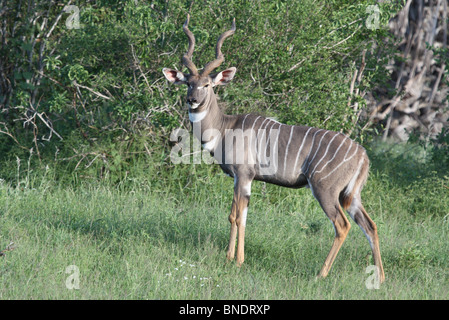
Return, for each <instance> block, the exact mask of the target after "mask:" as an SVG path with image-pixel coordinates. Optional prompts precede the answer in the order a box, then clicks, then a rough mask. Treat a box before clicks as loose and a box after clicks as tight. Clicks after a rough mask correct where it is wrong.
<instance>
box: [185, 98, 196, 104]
mask: <svg viewBox="0 0 449 320" xmlns="http://www.w3.org/2000/svg"><path fill="white" fill-rule="evenodd" d="M187 103H188V104H190V105H192V104H194V103H198V102H197V101H196V99H195V98H187Z"/></svg>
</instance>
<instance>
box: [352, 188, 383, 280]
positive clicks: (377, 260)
mask: <svg viewBox="0 0 449 320" xmlns="http://www.w3.org/2000/svg"><path fill="white" fill-rule="evenodd" d="M348 213H349V215H350V216H351V218H352V219H353V220H354V221H355V223H357V225H358V226H359V227H360V229H362V231H363V233H364V234H365V236H366V238H367V239H368V242H369V244H370V246H371V250H372V253H373V260H374V264H375V266H376V267H377V271H378V274H377V276H378V279H379V281H380V283H382V282H384V280H385V274H384V269H383V266H382V258H381V256H380V248H379V236H378V234H377V226H376V223H375V222H374V221H373V220H372V219H371V218H370V216H369V215H368V213H367V212H366V210H365V208H364V207H363V205H362V202H361V199H360V197H359V196H355V197H354V198H353V200H352V203H351V206H350V207H349V208H348Z"/></svg>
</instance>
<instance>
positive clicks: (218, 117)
mask: <svg viewBox="0 0 449 320" xmlns="http://www.w3.org/2000/svg"><path fill="white" fill-rule="evenodd" d="M211 91H212V89H211ZM189 117H190V120H191V121H192V125H193V126H194V127H197V130H194V133H195V134H197V133H200V132H201V134H202V133H203V132H204V131H205V130H208V129H215V130H219V131H220V132H222V131H224V129H226V128H225V115H224V113H223V112H222V111H221V109H220V107H219V106H218V101H217V96H216V95H215V93H214V92H213V91H212V92H211V94H209V95H208V96H207V98H206V100H205V102H204V104H203V105H202V106H200V107H199V110H198V111H197V112H195V113H190V115H189ZM198 119H201V120H198ZM194 120H197V121H194ZM198 125H200V126H198ZM198 129H200V131H199V130H198ZM197 138H199V137H197Z"/></svg>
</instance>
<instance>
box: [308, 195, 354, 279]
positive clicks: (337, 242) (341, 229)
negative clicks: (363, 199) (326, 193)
mask: <svg viewBox="0 0 449 320" xmlns="http://www.w3.org/2000/svg"><path fill="white" fill-rule="evenodd" d="M316 198H317V200H318V202H319V203H320V205H321V207H322V208H323V210H324V212H325V213H326V215H327V217H328V218H329V219H330V220H331V222H332V224H333V226H334V231H335V238H334V242H333V244H332V247H331V249H330V251H329V254H328V255H327V257H326V260H325V261H324V264H323V267H322V268H321V271H320V273H319V275H318V277H320V278H324V277H326V276H327V274H328V273H329V271H330V269H331V267H332V264H333V263H334V260H335V258H336V257H337V254H338V251H339V250H340V248H341V246H342V244H343V242H344V241H345V239H346V236H347V235H348V232H349V229H351V224H350V223H349V221H348V218H346V216H345V214H344V212H343V210H342V209H341V207H340V204H339V202H338V197H333V198H331V199H334V198H335V201H331V202H328V201H325V200H324V199H323V197H320V196H318V197H316ZM326 199H327V197H326Z"/></svg>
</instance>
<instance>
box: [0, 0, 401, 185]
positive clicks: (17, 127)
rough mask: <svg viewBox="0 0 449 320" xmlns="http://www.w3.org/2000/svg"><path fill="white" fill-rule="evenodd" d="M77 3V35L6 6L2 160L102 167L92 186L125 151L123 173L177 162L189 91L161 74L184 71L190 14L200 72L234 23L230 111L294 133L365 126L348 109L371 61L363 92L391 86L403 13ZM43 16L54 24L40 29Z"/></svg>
mask: <svg viewBox="0 0 449 320" xmlns="http://www.w3.org/2000/svg"><path fill="white" fill-rule="evenodd" d="M75 5H76V6H78V8H79V17H80V24H79V26H80V28H79V29H75V28H73V29H70V28H68V27H67V26H66V25H65V22H66V20H67V19H68V18H69V16H70V15H71V14H72V13H73V12H66V13H64V12H62V10H63V7H62V6H55V5H54V3H53V2H52V1H31V2H30V6H32V7H33V8H34V10H31V11H29V10H28V11H27V10H26V7H25V6H20V5H19V3H16V2H10V3H8V4H7V6H8V10H7V11H5V17H8V19H7V20H5V21H6V29H5V30H7V32H6V33H2V38H3V39H4V41H2V43H8V45H7V46H4V45H2V46H1V48H0V51H1V55H2V57H6V59H4V60H2V62H1V63H2V68H3V70H6V73H5V74H4V75H3V74H2V77H4V76H6V78H7V79H4V81H2V82H1V83H2V90H1V92H2V93H1V97H0V98H1V99H0V102H1V108H2V112H1V113H0V124H2V126H3V127H2V128H3V129H2V132H3V133H5V132H6V133H7V134H6V135H4V136H3V137H2V139H3V141H4V142H5V143H6V144H7V145H8V146H9V148H4V149H3V150H4V151H5V152H2V153H1V154H0V161H8V159H15V157H16V156H19V157H24V158H23V159H26V157H27V152H25V151H24V150H30V149H31V148H33V149H34V151H35V155H36V156H37V157H38V160H39V161H38V162H36V164H37V163H39V164H43V165H44V166H45V165H48V164H50V163H51V162H54V160H55V159H57V162H61V161H62V162H63V163H62V166H61V163H59V164H58V167H60V168H61V167H63V168H66V169H67V170H69V171H70V169H69V168H71V170H75V169H76V170H77V171H82V170H87V171H89V172H90V171H91V170H92V169H94V168H96V169H97V170H98V171H97V172H96V173H94V172H90V173H89V174H87V176H94V177H104V172H103V170H105V169H104V168H111V169H112V168H117V159H118V158H117V157H116V156H113V155H112V154H115V153H116V152H119V153H121V154H120V158H119V159H120V161H121V162H122V165H121V166H122V167H127V166H130V165H131V166H132V162H133V161H134V160H135V158H136V157H145V160H146V161H149V159H151V160H150V161H153V159H154V158H157V155H156V154H155V152H162V153H163V154H165V155H167V154H168V153H169V145H168V141H167V140H168V137H169V133H170V131H171V130H173V129H174V128H177V127H183V126H185V125H186V120H185V119H186V112H185V109H184V107H183V102H182V101H183V99H184V98H183V96H184V95H185V91H184V89H183V88H174V87H172V86H169V85H167V84H166V82H165V79H163V77H162V75H161V69H162V67H175V68H181V65H180V63H179V61H180V57H181V56H182V54H183V53H184V52H185V50H186V48H187V41H186V37H185V35H184V33H183V31H182V28H181V27H182V23H183V22H184V19H185V17H186V13H187V12H190V14H191V16H192V19H191V24H190V28H191V30H192V31H193V32H194V34H195V36H196V40H197V45H196V49H195V55H194V59H195V62H196V63H197V64H198V65H199V66H201V65H204V64H205V63H206V62H208V61H209V60H211V59H213V55H214V47H215V43H216V39H217V36H218V35H219V34H220V33H221V32H222V31H223V30H225V29H226V28H228V27H229V24H230V21H231V18H232V17H235V18H236V21H237V32H236V34H235V35H234V36H233V37H232V38H231V39H230V40H228V41H227V42H226V44H225V46H224V48H223V50H224V54H225V56H226V62H225V64H224V65H223V66H222V67H223V68H225V67H228V66H231V65H232V66H235V67H237V69H238V73H237V76H236V78H235V80H234V82H233V83H232V84H230V85H229V86H228V87H227V88H220V89H217V94H218V95H219V96H220V98H221V99H222V101H223V102H224V103H225V105H226V107H225V108H226V112H228V113H233V114H235V113H239V112H260V113H264V114H267V115H270V116H274V117H276V118H278V119H279V120H280V121H283V122H286V123H289V124H306V125H311V126H320V127H324V128H326V129H332V130H344V131H347V130H351V131H353V129H354V126H360V124H359V123H357V119H356V118H357V117H356V113H355V112H356V111H355V110H353V109H352V108H350V107H349V106H348V99H349V98H350V94H349V86H350V82H351V77H352V73H353V71H354V70H355V68H359V67H360V64H361V56H362V52H365V63H366V68H365V70H366V71H365V76H364V77H363V81H361V82H360V83H357V84H356V86H357V87H358V88H359V89H360V90H370V89H371V88H373V87H375V86H376V85H379V84H380V83H383V82H382V81H385V79H386V78H387V77H386V70H385V65H386V63H385V61H386V60H387V59H388V58H389V56H390V55H391V54H392V50H391V49H389V48H390V47H389V46H388V38H389V35H388V34H387V32H386V25H387V21H388V18H389V17H390V16H391V15H393V14H394V13H395V12H397V10H398V9H399V7H397V6H394V5H393V4H391V3H389V2H387V3H382V4H377V2H375V1H368V0H365V1H360V2H358V3H357V4H354V3H353V1H344V0H339V1H332V2H328V1H322V2H318V3H317V2H316V1H311V0H307V1H301V2H299V1H281V0H277V1H239V0H229V1H225V2H213V1H210V2H207V5H204V4H203V3H197V2H190V1H187V2H186V1H181V0H173V1H169V2H168V1H153V2H152V3H147V2H143V1H135V0H128V1H112V2H111V1H102V0H97V1H83V0H80V1H77V2H76V3H75ZM369 5H378V6H379V9H380V12H381V15H380V21H379V27H378V28H375V29H369V28H367V27H366V25H365V22H366V20H367V19H368V18H369V12H367V7H368V6H369ZM61 13H62V16H61V18H60V19H59V20H58V18H57V17H58V16H59V15H60V14H61ZM36 15H37V16H39V15H41V16H42V19H47V20H46V22H45V23H44V20H40V19H38V20H37V23H36V24H35V23H33V21H34V20H33V19H34V18H33V17H35V16H36ZM18 17H20V19H19V18H18ZM13 29H14V34H13ZM352 99H354V101H356V99H358V98H357V97H356V96H355V97H352ZM359 100H360V99H359ZM359 102H360V103H361V104H363V101H362V100H360V101H359ZM37 113H38V114H39V115H38V114H37ZM24 129H25V131H24ZM353 132H355V133H357V131H353ZM138 136H143V137H145V138H144V139H146V142H145V143H146V149H145V148H143V149H139V150H137V149H133V148H134V147H136V148H137V147H138V146H140V147H143V146H144V144H139V145H135V144H132V143H131V146H132V147H131V148H130V141H135V140H136V138H137V137H138ZM126 137H128V138H126ZM161 146H162V147H161ZM111 148H113V149H111ZM17 150H19V151H20V152H19V153H18V152H17ZM131 150H132V151H131ZM147 150H151V151H150V153H148V151H147ZM131 152H132V153H131ZM22 154H23V155H22ZM99 154H100V155H102V156H98V155H99ZM147 157H149V159H148V158H147ZM63 159H71V160H63ZM93 159H95V160H94V163H95V165H94V163H91V162H92V161H93ZM80 160H81V162H80V163H79V161H80ZM161 161H162V163H160V164H156V163H153V164H152V165H154V166H158V165H161V164H162V165H164V166H166V167H167V165H168V163H167V158H163V159H161ZM68 163H71V164H72V165H68V166H67V164H68ZM168 166H169V165H168ZM106 170H107V169H106ZM112 171H114V172H115V169H114V170H112ZM112 171H111V172H112ZM86 173H87V172H86Z"/></svg>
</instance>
